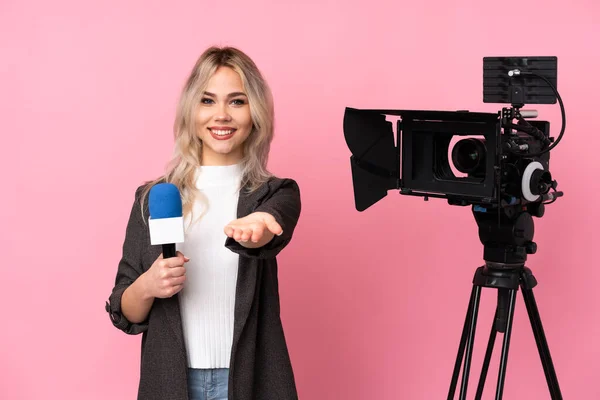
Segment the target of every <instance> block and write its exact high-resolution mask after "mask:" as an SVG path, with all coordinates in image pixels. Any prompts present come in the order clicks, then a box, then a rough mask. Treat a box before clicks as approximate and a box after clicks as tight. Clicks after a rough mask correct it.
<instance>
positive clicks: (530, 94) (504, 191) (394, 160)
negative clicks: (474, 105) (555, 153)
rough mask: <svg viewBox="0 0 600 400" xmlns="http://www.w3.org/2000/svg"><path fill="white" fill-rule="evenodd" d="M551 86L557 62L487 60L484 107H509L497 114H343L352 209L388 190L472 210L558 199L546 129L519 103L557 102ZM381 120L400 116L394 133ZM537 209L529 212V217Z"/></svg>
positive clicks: (366, 204) (549, 59)
mask: <svg viewBox="0 0 600 400" xmlns="http://www.w3.org/2000/svg"><path fill="white" fill-rule="evenodd" d="M532 71H533V72H532ZM538 73H539V74H541V75H538ZM528 74H529V75H528ZM533 75H535V76H536V77H538V78H534V77H533ZM547 77H549V79H548V78H547ZM542 79H543V80H546V81H548V83H550V85H546V83H545V82H541V80H542ZM540 82H541V83H540ZM553 83H554V84H555V83H556V57H506V58H500V57H486V58H484V102H502V101H509V102H511V103H512V106H511V107H505V108H502V110H500V111H498V112H497V113H481V112H469V111H456V112H450V111H427V110H372V109H366V110H359V109H355V108H346V111H345V115H344V135H345V138H346V143H347V145H348V148H349V149H350V151H351V152H352V156H351V157H350V161H351V168H352V178H353V185H354V197H355V203H356V208H357V210H359V211H364V210H365V209H367V208H369V207H370V206H371V205H373V204H374V203H376V202H377V201H379V200H380V199H381V198H383V197H384V196H386V195H387V192H388V191H389V190H392V189H394V190H399V191H400V194H404V195H414V196H423V197H424V198H425V199H429V198H430V197H439V198H445V199H447V200H448V203H449V204H452V205H463V206H465V205H477V206H480V208H479V209H488V208H493V209H496V208H501V209H509V208H514V207H517V208H518V207H521V208H523V207H530V206H529V204H530V203H537V204H543V203H544V202H546V201H553V200H554V199H555V198H556V197H557V196H560V195H561V193H560V192H556V191H554V192H552V193H551V192H550V190H551V189H556V186H557V183H556V181H553V180H552V175H551V174H550V170H549V168H550V165H549V163H550V152H549V150H550V148H551V146H550V145H551V144H552V142H553V141H554V139H553V138H552V137H550V124H549V122H547V121H541V120H529V119H531V118H535V117H537V111H526V110H522V107H523V106H524V103H523V102H525V101H527V102H533V103H539V104H551V103H553V102H556V97H555V96H554V95H553V94H552V91H555V90H556V89H555V88H554V87H553V86H552V84H553ZM548 91H550V94H549V93H548ZM561 109H562V102H561ZM387 115H393V116H396V117H399V118H398V121H397V123H396V129H395V132H394V129H393V125H392V122H389V121H388V120H387V119H386V116H387ZM563 115H564V110H563ZM563 118H564V117H563ZM563 131H564V120H563ZM561 136H562V132H561ZM538 209H543V207H534V208H530V210H532V211H533V214H534V215H536V214H539V213H541V212H543V211H539V210H538ZM528 210H529V209H528ZM508 212H510V211H508Z"/></svg>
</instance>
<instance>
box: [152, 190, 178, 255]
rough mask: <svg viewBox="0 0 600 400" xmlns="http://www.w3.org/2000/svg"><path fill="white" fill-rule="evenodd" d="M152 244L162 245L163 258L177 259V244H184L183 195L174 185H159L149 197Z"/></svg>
mask: <svg viewBox="0 0 600 400" xmlns="http://www.w3.org/2000/svg"><path fill="white" fill-rule="evenodd" d="M148 208H149V210H150V218H149V219H148V226H149V229H150V244H152V245H161V244H162V250H163V251H162V252H163V258H171V257H175V255H176V253H177V251H176V249H175V243H183V241H184V229H183V213H182V205H181V194H180V193H179V189H177V186H175V185H173V184H172V183H159V184H156V185H154V186H153V187H152V188H151V189H150V194H149V195H148Z"/></svg>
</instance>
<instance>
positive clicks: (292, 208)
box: [225, 179, 302, 259]
mask: <svg viewBox="0 0 600 400" xmlns="http://www.w3.org/2000/svg"><path fill="white" fill-rule="evenodd" d="M267 184H268V185H269V191H268V193H267V195H266V196H265V197H264V198H263V200H262V201H261V203H260V204H259V205H258V206H257V207H256V209H255V210H254V212H259V211H260V212H266V213H269V214H271V215H272V216H273V217H275V220H276V221H277V222H278V223H279V225H281V228H282V229H283V232H282V234H281V235H280V236H275V237H273V240H271V241H270V242H269V243H267V244H266V245H264V246H262V247H258V248H255V249H249V248H246V247H244V246H242V245H241V244H239V243H238V242H236V241H235V240H234V239H233V238H227V239H226V241H225V247H227V248H228V249H230V250H231V251H233V252H235V253H238V254H239V255H242V256H245V257H249V258H261V259H269V258H275V257H276V256H277V254H279V252H280V251H281V250H283V249H284V248H285V247H286V246H287V244H288V243H289V242H290V241H291V240H292V236H293V234H294V229H295V228H296V225H297V223H298V219H299V218H300V211H301V208H302V204H301V200H300V188H299V187H298V184H297V183H296V181H294V180H293V179H277V180H275V181H270V182H268V183H267Z"/></svg>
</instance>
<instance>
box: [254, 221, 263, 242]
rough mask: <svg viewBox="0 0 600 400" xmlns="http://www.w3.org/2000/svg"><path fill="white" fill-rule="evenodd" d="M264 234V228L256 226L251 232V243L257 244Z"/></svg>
mask: <svg viewBox="0 0 600 400" xmlns="http://www.w3.org/2000/svg"><path fill="white" fill-rule="evenodd" d="M264 234H265V228H264V226H262V225H261V226H257V227H256V228H254V230H253V232H252V238H251V240H252V242H254V243H258V241H259V240H260V239H262V237H263V235H264Z"/></svg>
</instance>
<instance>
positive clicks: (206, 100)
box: [200, 97, 214, 104]
mask: <svg viewBox="0 0 600 400" xmlns="http://www.w3.org/2000/svg"><path fill="white" fill-rule="evenodd" d="M200 103H202V104H212V103H214V101H213V99H209V98H208V97H203V98H202V100H200Z"/></svg>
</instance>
